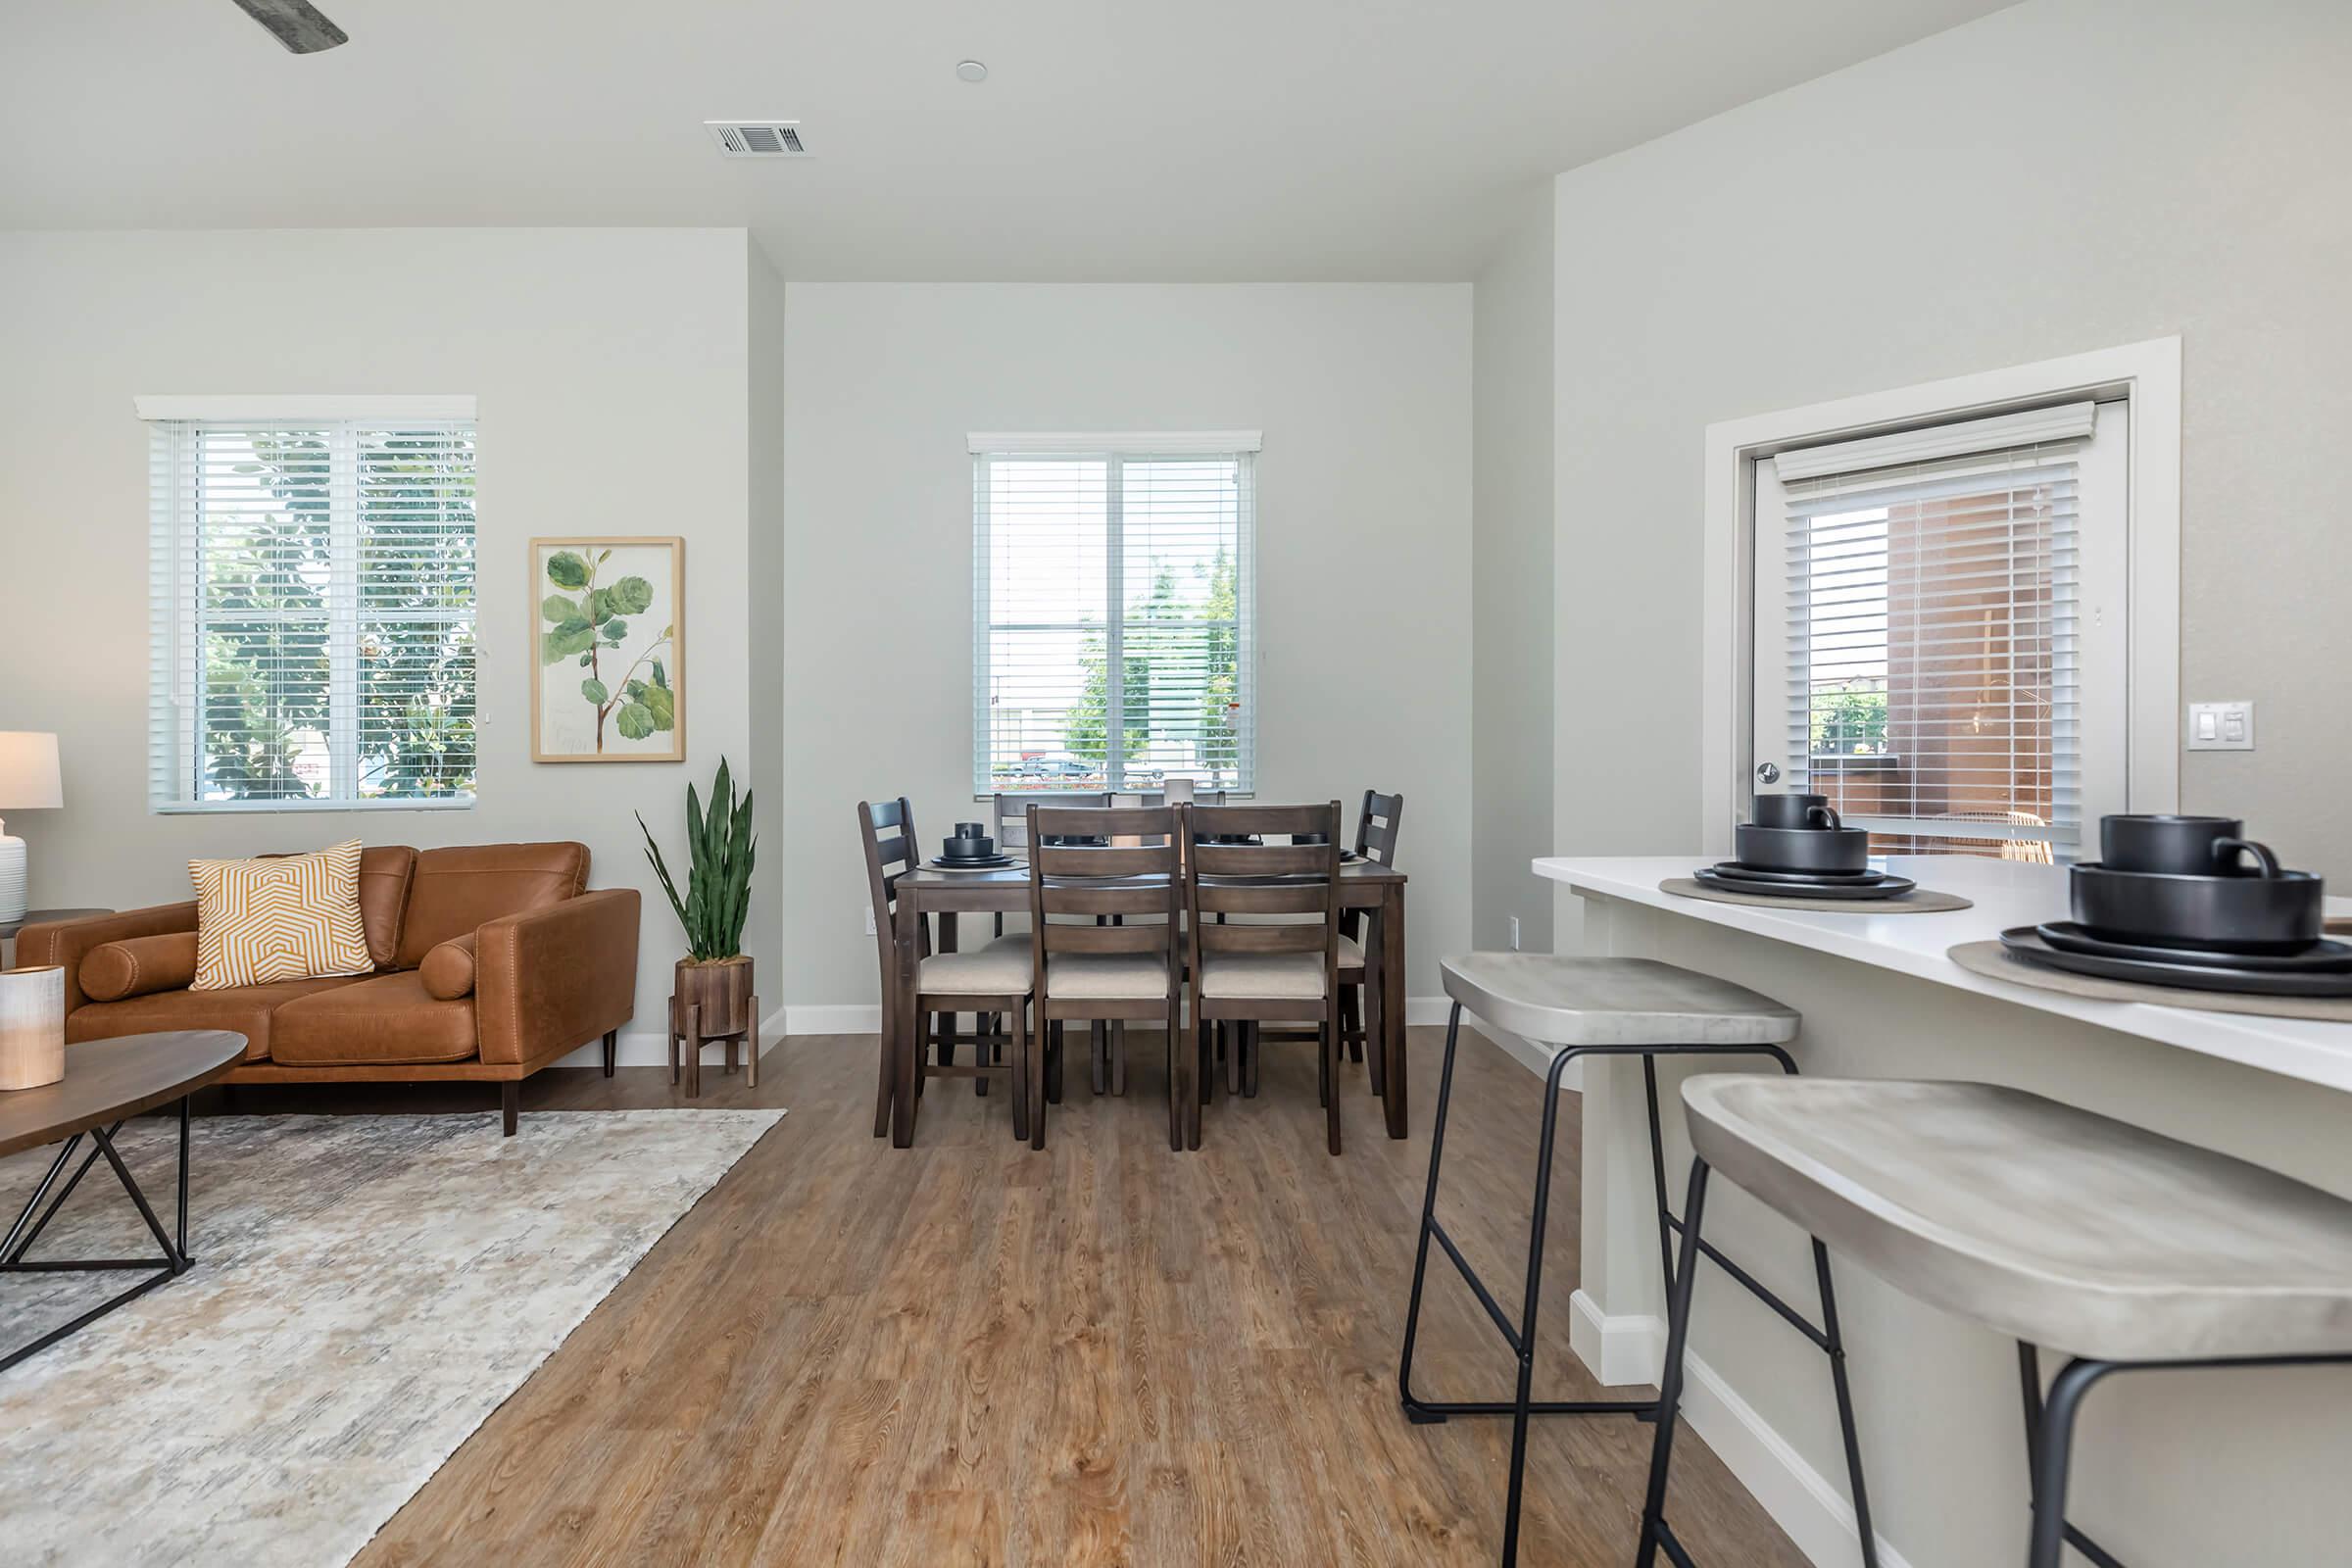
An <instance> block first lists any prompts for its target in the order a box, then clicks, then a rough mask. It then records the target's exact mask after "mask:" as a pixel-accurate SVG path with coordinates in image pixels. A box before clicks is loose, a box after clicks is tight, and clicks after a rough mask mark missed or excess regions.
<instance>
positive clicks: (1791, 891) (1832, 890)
mask: <svg viewBox="0 0 2352 1568" xmlns="http://www.w3.org/2000/svg"><path fill="white" fill-rule="evenodd" d="M1691 880H1692V881H1693V882H1696V883H1697V884H1698V885H1699V886H1701V887H1709V888H1720V889H1722V890H1723V891H1724V892H1726V893H1747V894H1752V895H1754V896H1755V897H1757V898H1761V899H1894V898H1900V897H1901V896H1902V895H1904V894H1906V893H1908V892H1910V891H1911V890H1912V889H1913V888H1915V887H1917V886H1919V884H1918V883H1916V882H1914V881H1912V880H1911V879H1910V878H1909V877H1907V876H1889V877H1887V878H1886V879H1885V880H1884V881H1879V882H1859V883H1856V882H1826V883H1825V882H1743V881H1740V879H1739V878H1737V877H1730V876H1723V875H1721V874H1719V873H1718V872H1717V871H1716V869H1715V868H1714V867H1713V866H1711V865H1702V866H1700V867H1699V868H1698V869H1697V870H1695V871H1693V872H1691Z"/></svg>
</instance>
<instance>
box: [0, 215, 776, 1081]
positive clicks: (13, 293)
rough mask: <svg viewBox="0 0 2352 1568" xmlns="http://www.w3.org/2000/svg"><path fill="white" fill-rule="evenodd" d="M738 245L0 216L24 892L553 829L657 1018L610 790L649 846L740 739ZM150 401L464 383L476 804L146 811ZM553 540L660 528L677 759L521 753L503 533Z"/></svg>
mask: <svg viewBox="0 0 2352 1568" xmlns="http://www.w3.org/2000/svg"><path fill="white" fill-rule="evenodd" d="M748 255H749V250H748V242H747V239H746V236H745V234H744V233H743V231H742V230H740V229H662V230H612V229H459V228H443V229H432V228H419V229H398V230H366V229H338V230H299V231H269V232H265V231H232V232H210V233H136V232H124V233H104V234H9V235H0V345H5V348H4V350H0V561H5V562H6V564H7V587H8V594H7V598H8V603H9V606H10V610H9V620H10V633H11V640H12V643H13V645H14V646H15V647H16V648H17V649H18V650H19V658H18V661H17V663H16V670H17V673H16V675H15V676H14V677H13V678H11V679H10V680H9V681H8V682H7V683H6V686H5V688H4V689H0V728H6V729H36V730H55V731H57V732H58V734H59V736H60V744H61V746H62V748H63V753H64V763H65V772H66V794H67V801H68V803H69V804H68V805H67V807H66V808H65V809H63V810H58V811H43V812H25V813H23V814H22V815H21V816H19V817H17V818H14V819H12V820H11V823H10V826H11V828H12V830H14V831H18V832H21V833H22V834H23V836H24V837H25V840H26V841H27V843H28V844H29V846H30V849H31V855H32V862H33V886H32V896H33V901H34V903H36V904H48V905H104V906H112V907H123V908H127V907H133V906H137V905H145V904H155V903H164V902H169V901H172V900H177V899H182V898H185V897H187V896H188V878H187V867H186V864H185V861H186V860H187V858H189V857H191V856H237V855H247V854H254V853H259V852H262V851H268V850H281V849H299V848H305V847H310V846H315V845H319V844H322V843H326V842H329V841H332V840H334V839H337V838H345V837H350V836H353V835H357V836H359V837H361V838H364V839H367V840H369V841H371V842H375V843H408V844H416V845H420V846H422V845H434V844H466V843H482V842H491V841H504V840H531V839H564V838H572V839H579V840H581V841H583V842H585V843H586V844H587V845H588V846H589V847H590V850H591V852H592V855H593V858H594V859H593V867H592V873H591V874H592V878H593V880H594V881H595V882H596V883H597V884H598V885H600V886H604V887H621V886H635V887H639V888H641V889H643V890H644V893H645V897H646V922H645V929H644V937H643V941H642V944H641V948H640V957H639V966H638V987H637V1016H636V1020H635V1022H634V1024H633V1025H632V1026H631V1027H632V1033H635V1034H638V1035H643V1036H654V1037H658V1035H659V1031H660V1030H661V1028H662V999H663V998H665V997H666V996H667V995H668V993H669V967H670V965H671V963H672V962H673V961H674V960H675V958H676V957H677V956H678V955H679V953H680V952H681V951H682V944H681V941H680V938H679V934H678V932H677V929H676V922H675V920H674V919H673V918H672V916H671V915H670V913H669V910H668V906H667V905H666V903H664V902H663V900H662V896H661V894H660V892H659V890H658V888H657V887H656V885H655V884H654V882H653V879H652V873H651V871H650V870H649V868H648V867H647V866H646V864H645V857H644V851H643V847H642V840H641V839H640V838H639V836H638V831H637V824H636V821H635V819H634V818H633V816H632V814H631V813H632V812H633V811H638V810H642V811H643V812H644V813H645V815H646V819H647V820H648V821H649V822H650V823H652V824H654V826H655V827H656V829H657V830H658V831H659V832H661V833H662V836H663V839H664V842H665V847H666V848H667V849H669V850H670V851H672V852H673V861H674V859H675V857H676V855H677V854H678V853H682V850H683V833H684V828H683V821H684V801H685V791H686V782H687V780H688V779H689V778H694V779H698V780H700V781H702V782H703V783H705V784H706V785H707V784H708V782H709V779H710V775H711V771H712V770H713V769H714V768H715V767H716V765H717V761H718V758H719V755H720V754H721V753H725V754H727V755H728V756H729V757H730V758H732V759H734V760H736V763H737V766H738V767H739V768H740V767H742V766H743V765H744V764H745V763H746V762H747V761H749V760H751V759H752V752H751V723H750V713H751V704H750V698H749V690H748V676H747V671H748V668H749V666H750V662H751V648H750V642H749V638H748V634H747V627H748V625H749V624H750V622H751V618H752V617H751V613H750V612H751V611H752V609H753V608H754V607H753V606H751V605H750V604H747V600H746V586H747V572H746V555H747V549H746V515H747V510H748V507H749V496H748V491H749V488H750V485H751V477H752V474H751V470H752V457H751V445H750V438H749V434H748V423H749V417H750V416H749V412H748V404H749V397H748V390H747V389H748V386H749V379H750V374H751V371H750V368H749V367H748V364H747V341H748V332H747V322H746V316H747V309H748V299H747V295H748V287H749V284H748V280H747V274H746V267H747V257H748ZM156 392H165V393H194V392H231V393H233V392H455V393H466V392H469V393H472V394H474V395H475V396H476V397H477V398H478V400H479V409H480V425H479V428H480V459H479V461H480V487H479V494H478V516H479V526H480V582H479V591H480V613H479V623H478V630H479V648H480V668H481V675H480V689H479V702H480V710H479V730H480V734H481V762H480V806H479V808H478V809H474V810H472V811H464V812H460V811H398V812H387V811H366V812H336V813H331V814H303V815H278V814H243V815H219V816H157V815H151V814H149V812H148V809H147V783H146V779H147V760H146V734H147V630H146V627H147V566H146V562H147V431H146V427H145V426H144V425H142V424H141V423H140V422H139V420H138V419H137V418H136V417H133V415H132V412H131V399H132V398H133V397H134V396H136V395H138V394H140V393H156ZM563 533H572V534H680V535H683V536H684V537H685V539H686V541H687V543H686V571H687V612H686V613H687V621H688V629H689V636H688V640H687V646H686V662H685V670H684V678H685V681H686V689H685V690H686V703H687V717H686V722H687V729H686V734H687V741H688V744H689V753H688V760H687V762H686V763H685V764H684V765H683V766H682V767H681V766H678V765H675V764H641V765H630V766H619V765H608V766H585V765H570V766H549V765H543V764H534V763H533V762H532V761H531V760H530V733H529V730H530V699H529V690H530V688H529V685H528V681H529V680H530V678H531V675H532V673H533V670H532V663H531V638H532V635H533V628H532V626H531V623H530V620H529V618H528V616H527V613H526V611H527V605H528V595H527V594H526V592H525V589H526V586H527V584H526V580H525V579H526V575H527V572H528V569H529V568H528V564H527V562H526V559H525V557H526V550H525V541H526V540H528V539H529V538H530V537H531V536H532V535H534V534H563ZM771 853H775V854H779V855H780V854H781V853H782V850H781V846H777V847H776V848H775V849H774V850H773V851H771ZM648 1059H655V1058H654V1057H650V1056H649V1057H648Z"/></svg>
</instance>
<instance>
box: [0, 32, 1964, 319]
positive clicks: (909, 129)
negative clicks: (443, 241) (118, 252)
mask: <svg viewBox="0 0 2352 1568" xmlns="http://www.w3.org/2000/svg"><path fill="white" fill-rule="evenodd" d="M2005 3H2007V0H1774V3H1771V4H1766V3H1763V0H1456V3H1451V4H1447V3H1442V0H1419V3H1415V0H824V3H818V0H763V3H761V0H632V3H625V4H624V3H621V0H320V5H321V8H322V9H323V10H324V11H325V12H326V13H327V14H328V15H329V16H330V17H332V18H333V19H334V20H335V21H336V22H338V23H340V24H341V25H342V26H343V27H344V28H345V30H347V31H348V32H349V33H350V34H351V42H350V43H349V44H347V45H345V46H344V47H342V48H340V49H336V50H332V51H330V52H328V53H325V54H320V55H313V56H307V57H297V56H293V55H289V54H287V53H285V52H284V51H283V50H281V49H280V48H279V47H278V46H277V44H276V43H274V42H273V41H272V40H271V39H270V36H269V35H268V34H267V33H265V32H264V31H263V30H262V29H261V28H260V27H259V26H257V25H255V24H254V23H252V22H251V21H249V20H248V19H247V18H246V17H245V15H244V14H243V13H242V12H240V11H239V10H237V9H236V7H235V6H234V5H233V4H231V3H230V0H73V3H71V4H63V3H56V0H39V3H36V0H9V3H5V4H0V226H7V227H14V228H60V227H242V226H365V225H379V224H382V225H399V224H445V223H497V224H512V223H559V224H583V223H611V224H670V223H713V224H730V225H731V224H745V225H748V226H750V227H751V228H752V229H753V230H754V231H756V232H757V233H758V234H759V236H760V240H761V242H762V244H763V245H764V246H765V248H766V250H767V252H768V254H769V255H770V256H771V257H772V258H774V260H775V261H776V263H777V265H778V266H779V267H780V268H782V269H783V270H784V271H785V273H786V275H788V276H791V277H797V278H836V279H839V278H934V279H937V278H958V279H994V278H1036V279H1064V278H1096V279H1202V278H1227V279H1240V278H1246V279H1255V280H1267V279H1284V278H1319V279H1340V278H1461V277H1467V276H1469V275H1471V273H1472V272H1473V271H1474V270H1475V269H1476V267H1477V265H1478V263H1479V261H1480V259H1481V258H1482V256H1483V255H1484V254H1485V253H1486V251H1487V248H1488V247H1489V246H1490V245H1491V244H1492V242H1493V240H1494V239H1495V235H1496V233H1497V232H1498V231H1499V229H1500V227H1501V225H1502V224H1503V223H1504V222H1506V221H1508V217H1509V214H1510V211H1511V205H1510V198H1511V195H1512V193H1513V191H1514V190H1516V189H1518V188H1521V187H1523V186H1524V185H1525V184H1526V183H1527V182H1528V181H1530V180H1533V179H1536V178H1538V177H1540V176H1543V175H1545V174H1549V173H1552V172H1557V171H1559V170H1562V169H1568V168H1572V167H1574V166H1576V165H1578V164H1581V163H1585V162H1589V161H1590V160H1592V159H1594V158H1597V157H1601V156H1603V155H1605V154H1608V153H1610V152H1614V151H1617V150H1619V149H1621V148H1624V147H1629V146H1632V145H1634V144H1635V143H1637V142H1641V141H1643V140H1646V139H1648V138H1649V137H1652V136H1655V135H1658V134H1660V133H1662V132H1664V131H1667V130H1671V129H1673V128H1675V127H1677V126H1679V125H1684V124H1688V123H1691V122H1692V121H1696V120H1700V119H1703V118H1705V117H1707V116H1709V115H1712V114H1715V113H1717V112H1719V111H1721V110H1724V109H1728V108H1730V107H1732V106H1733V105H1736V104H1740V103H1743V102H1746V101H1748V100H1750V99H1753V98H1757V97H1761V96H1763V95H1764V94H1767V93H1770V92H1774V91H1776V90H1778V89H1780V88H1783V87H1786V86H1789V85H1791V84H1792V83H1795V82H1798V81H1802V80H1805V79H1807V78H1809V77H1812V76H1816V75H1819V74H1821V73H1824V72H1828V71H1833V70H1836V69H1837V68H1838V67H1840V66H1844V65H1848V64H1850V63H1852V62H1854V61H1857V60H1861V59H1866V58H1868V57H1869V56H1871V55H1875V54H1879V53H1883V52H1884V51H1886V50H1887V49H1890V48H1894V47H1896V46H1898V45H1901V44H1904V43H1907V42H1910V41H1912V40H1914V39H1917V38H1920V37H1924V36H1926V35H1927V34H1929V33H1931V32H1935V31H1937V30H1939V29H1941V28H1944V27H1947V26H1951V25H1955V24H1958V23H1960V22H1964V21H1967V20H1969V19H1971V18H1974V17H1977V16H1982V15H1984V14H1985V13H1987V12H1990V11H1994V10H1998V9H2000V6H2001V5H2002V4H2005ZM967 57H969V58H976V59H979V60H982V61H985V62H986V63H987V65H988V68H989V73H990V74H989V79H988V80H987V81H986V82H985V83H983V84H981V85H979V86H969V85H966V84H965V83H963V82H960V81H958V80H957V79H956V73H955V68H956V62H957V61H959V60H962V59H965V58H967ZM727 117H740V118H744V119H760V118H771V117H772V118H776V119H798V120H800V121H801V122H802V123H803V124H804V134H805V135H806V137H807V139H808V142H809V146H810V148H811V149H812V150H813V151H815V152H816V153H817V154H818V156H817V157H815V158H813V159H809V160H807V161H779V162H775V163H759V162H743V161H727V160H723V159H721V158H720V157H719V156H718V153H717V151H716V149H715V148H714V147H713V146H712V144H711V141H710V139H709V137H708V136H707V135H706V133H705V132H704V130H703V128H702V122H703V121H705V120H709V119H721V118H727Z"/></svg>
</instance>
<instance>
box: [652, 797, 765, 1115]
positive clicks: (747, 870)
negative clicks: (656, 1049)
mask: <svg viewBox="0 0 2352 1568" xmlns="http://www.w3.org/2000/svg"><path fill="white" fill-rule="evenodd" d="M637 826H638V829H639V830H640V831H641V832H643V833H644V834H645V855H646V858H647V859H649V860H651V861H652V862H653V864H654V874H655V875H656V876H659V877H660V878H661V879H662V891H663V892H664V893H666V894H668V895H669V907H671V908H672V909H674V910H676V911H677V915H678V923H679V924H680V925H681V926H683V927H685V929H686V956H685V957H683V958H680V959H679V960H678V966H677V978H676V981H675V984H674V985H673V987H672V992H671V996H670V1032H671V1033H672V1034H673V1035H678V1036H683V1037H686V1038H687V1039H688V1040H690V1041H700V1040H716V1039H720V1038H722V1037H726V1036H733V1035H744V1036H746V1037H747V1038H750V1037H752V1032H753V1031H754V1030H755V1029H756V1028H757V1027H758V1022H757V1020H756V1019H755V1018H754V1017H753V1016H752V1014H753V1012H754V1011H755V1010H756V1009H757V1007H758V1003H757V1002H756V1001H755V999H754V993H753V977H752V960H751V959H750V958H749V957H747V956H745V955H744V952H743V922H744V917H745V915H747V914H748V913H749V912H750V910H751V904H752V866H753V864H754V862H755V860H756V859H757V858H758V854H759V849H760V841H759V838H758V836H757V835H755V834H754V833H753V832H752V797H751V793H750V792H749V791H748V790H747V791H746V792H745V793H744V795H743V798H742V799H741V800H737V799H736V796H735V783H734V780H733V779H732V778H730V777H729V776H728V773H727V762H726V759H725V758H723V757H722V758H720V759H719V762H718V776H717V777H715V778H713V779H712V780H711V809H710V810H709V811H708V812H706V811H705V810H704V809H703V803H702V799H701V797H699V796H698V795H696V794H695V790H694V786H693V785H691V784H689V785H687V786H686V846H687V854H688V864H687V873H686V893H685V896H684V897H683V898H681V897H679V895H678V884H677V882H676V880H675V879H674V878H672V877H671V876H670V874H669V865H668V862H667V861H665V860H664V859H663V858H662V846H661V845H660V844H658V843H656V842H655V841H654V832H653V829H651V828H649V827H647V826H646V825H645V816H644V814H643V813H642V812H640V813H638V816H637ZM755 1049H756V1048H755ZM732 1059H733V1053H732V1050H731V1049H730V1052H729V1060H730V1061H732ZM756 1059H757V1057H756V1056H755V1060H756ZM754 1070H755V1071H756V1070H757V1068H755V1069H754Z"/></svg>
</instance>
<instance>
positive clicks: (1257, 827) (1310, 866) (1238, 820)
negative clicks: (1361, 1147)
mask: <svg viewBox="0 0 2352 1568" xmlns="http://www.w3.org/2000/svg"><path fill="white" fill-rule="evenodd" d="M1340 820H1341V818H1340V803H1339V802H1337V801H1333V802H1330V803H1329V804H1328V805H1324V806H1205V807H1203V806H1195V807H1187V808H1185V809H1184V836H1185V840H1186V842H1187V843H1188V844H1190V846H1191V853H1190V854H1189V855H1188V856H1187V858H1186V864H1185V878H1184V884H1185V904H1186V910H1187V914H1188V920H1187V928H1188V930H1189V932H1190V941H1191V944H1192V998H1193V1018H1194V1021H1195V1023H1196V1025H1201V1024H1209V1025H1214V1024H1217V1023H1219V1022H1221V1021H1224V1020H1231V1021H1234V1022H1236V1023H1239V1024H1243V1025H1246V1026H1247V1027H1246V1028H1245V1030H1244V1034H1245V1036H1247V1035H1250V1034H1253V1033H1254V1032H1255V1030H1256V1028H1257V1024H1258V1021H1259V1020H1263V1019H1279V1020H1284V1021H1288V1022H1294V1023H1297V1022H1304V1023H1311V1024H1313V1025H1315V1041H1316V1054H1317V1062H1316V1065H1317V1083H1318V1085H1319V1086H1320V1091H1321V1096H1322V1101H1323V1107H1324V1126H1325V1133H1324V1137H1325V1143H1326V1145H1327V1146H1328V1147H1329V1149H1330V1151H1331V1152H1333V1153H1334V1154H1337V1153H1338V1152H1340V1096H1339V1089H1338V1086H1337V1084H1336V1083H1335V1082H1334V1081H1333V1067H1334V1056H1335V1052H1336V1050H1337V1047H1338V1034H1339V1031H1338V1022H1339V1007H1338V999H1339V994H1340V991H1339V983H1340V975H1339V955H1340V896H1339V890H1340ZM1267 837H1281V838H1283V839H1285V840H1286V841H1287V842H1283V843H1249V842H1235V841H1236V840H1248V839H1250V838H1267ZM1310 840H1311V841H1313V842H1306V841H1310ZM1229 915H1241V916H1246V917H1250V918H1245V919H1239V920H1231V921H1228V920H1227V919H1225V918H1224V917H1225V916H1229ZM1212 917H1214V918H1212ZM1239 1049H1242V1048H1241V1047H1240V1046H1238V1045H1230V1046H1229V1052H1230V1051H1231V1050H1239ZM1201 1055H1202V1058H1203V1060H1202V1064H1201V1071H1202V1072H1203V1073H1204V1074H1205V1072H1206V1071H1207V1062H1206V1059H1205V1058H1206V1055H1207V1042H1206V1041H1205V1039H1204V1040H1203V1042H1202V1045H1201ZM1230 1083H1231V1080H1230V1078H1229V1079H1228V1085H1229V1087H1230Z"/></svg>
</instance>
